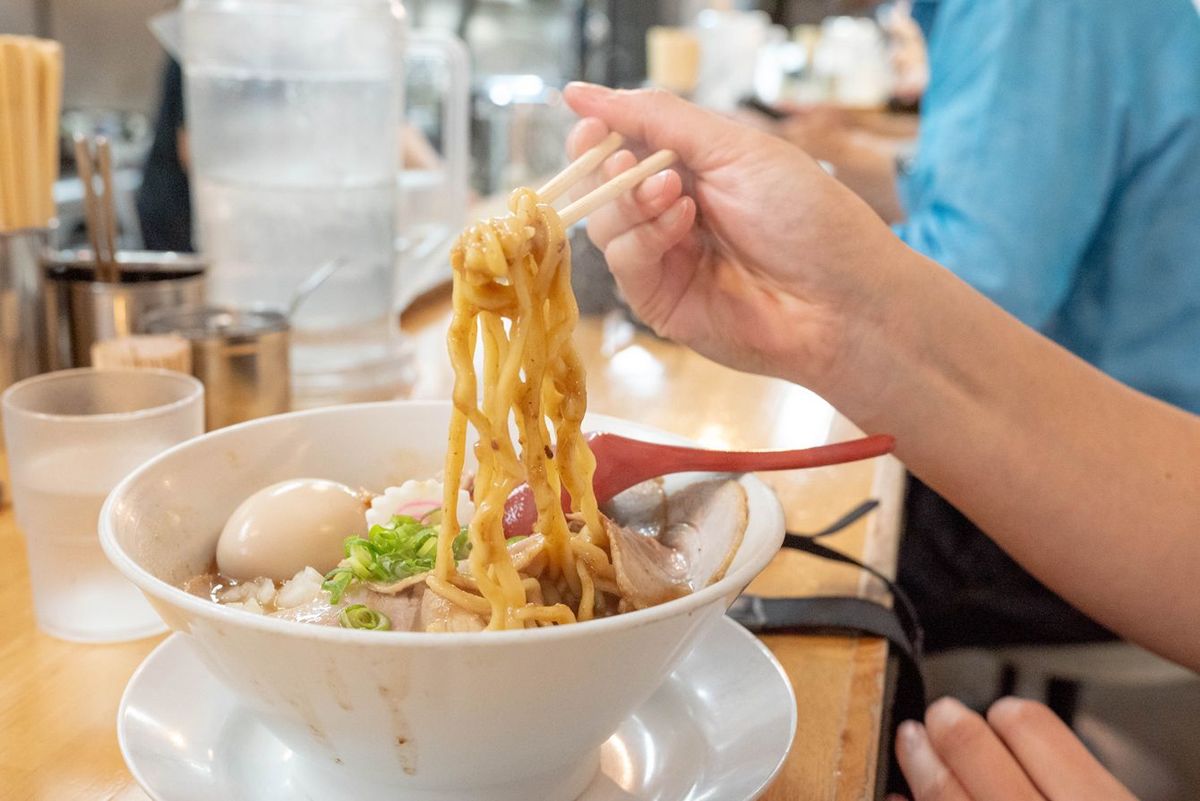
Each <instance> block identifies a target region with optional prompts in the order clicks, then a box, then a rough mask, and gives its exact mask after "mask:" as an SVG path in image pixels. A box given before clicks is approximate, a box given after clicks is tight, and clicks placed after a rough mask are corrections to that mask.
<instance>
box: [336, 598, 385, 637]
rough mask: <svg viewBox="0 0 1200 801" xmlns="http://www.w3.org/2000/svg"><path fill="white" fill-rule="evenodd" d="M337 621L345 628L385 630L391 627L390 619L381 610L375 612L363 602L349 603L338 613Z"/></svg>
mask: <svg viewBox="0 0 1200 801" xmlns="http://www.w3.org/2000/svg"><path fill="white" fill-rule="evenodd" d="M338 623H341V624H342V628H346V629H369V630H371V631H387V630H388V629H390V628H391V627H392V621H390V620H388V616H387V615H385V614H383V613H382V612H377V611H375V610H374V609H372V608H371V607H369V606H364V605H363V604H350V606H347V607H346V608H345V609H343V610H342V611H341V614H339V615H338Z"/></svg>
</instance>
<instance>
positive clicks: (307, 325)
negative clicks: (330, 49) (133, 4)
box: [187, 64, 402, 404]
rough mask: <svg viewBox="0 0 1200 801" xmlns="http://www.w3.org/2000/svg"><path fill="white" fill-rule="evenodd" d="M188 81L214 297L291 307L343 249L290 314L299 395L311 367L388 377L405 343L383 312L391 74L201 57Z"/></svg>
mask: <svg viewBox="0 0 1200 801" xmlns="http://www.w3.org/2000/svg"><path fill="white" fill-rule="evenodd" d="M187 91H188V112H189V136H190V137H191V140H192V148H191V149H192V152H193V153H194V154H195V155H194V160H195V164H194V176H195V178H194V189H193V191H194V193H195V199H196V206H197V220H198V234H199V239H200V243H201V247H202V249H203V250H204V252H205V253H206V254H207V255H208V257H209V258H210V260H211V262H212V265H213V267H212V270H211V271H210V274H209V287H208V288H209V293H210V297H211V298H212V300H213V301H215V302H217V303H224V304H229V305H235V306H242V307H245V306H254V305H266V306H273V307H276V308H285V307H286V306H287V305H288V303H289V302H290V300H291V299H292V296H293V293H294V292H295V290H296V288H297V287H298V286H299V285H300V284H301V283H302V282H303V281H304V280H305V278H307V277H308V276H310V275H312V274H313V273H314V272H316V271H317V270H319V269H320V268H321V267H322V266H323V265H325V264H327V263H329V262H330V261H332V260H334V259H337V260H340V261H341V262H342V263H343V266H342V267H341V268H340V269H338V270H337V272H335V273H334V274H333V275H332V277H330V278H329V280H327V281H326V282H325V283H324V284H322V285H321V287H320V288H319V289H318V290H316V291H315V292H314V293H313V294H312V295H311V296H310V297H309V298H308V299H307V300H305V302H304V303H303V304H302V305H301V307H300V309H299V311H298V313H297V315H296V317H295V318H294V319H293V320H292V326H293V348H292V371H293V375H294V377H295V378H297V379H298V382H297V383H296V386H295V389H296V390H297V394H298V398H297V399H298V401H300V403H301V404H303V402H304V398H303V395H304V392H305V379H304V377H305V376H309V375H324V376H327V377H328V376H334V377H335V378H334V382H335V383H336V375H337V374H338V373H340V372H347V371H348V372H354V371H359V373H362V372H363V371H368V372H370V373H371V374H372V375H375V376H378V377H380V378H384V377H386V376H387V375H388V374H389V373H388V370H387V369H385V368H386V366H387V365H388V364H389V362H393V361H395V360H396V359H398V358H401V356H400V354H401V353H402V348H401V346H400V343H399V341H398V335H397V331H396V322H395V320H394V315H392V314H391V312H392V298H393V294H394V292H393V286H394V271H395V231H396V227H395V219H396V183H395V182H396V177H395V176H396V162H397V156H398V153H397V150H398V143H397V138H396V131H397V120H398V114H399V103H398V98H397V96H396V93H397V88H396V83H395V80H394V76H393V75H392V74H391V73H390V72H381V71H363V70H358V71H349V72H337V71H330V70H325V71H321V72H286V71H284V72H280V73H278V74H270V73H268V74H261V75H260V74H256V73H253V72H251V73H247V72H246V71H245V70H242V69H233V70H231V69H228V68H224V67H220V66H212V65H208V66H206V65H203V64H198V65H192V66H189V69H188V72H187ZM380 368H383V369H380ZM326 383H328V382H326ZM334 394H335V395H336V393H334Z"/></svg>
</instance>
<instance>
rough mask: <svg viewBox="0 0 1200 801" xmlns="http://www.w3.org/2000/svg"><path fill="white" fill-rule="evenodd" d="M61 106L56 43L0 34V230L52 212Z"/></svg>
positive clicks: (39, 220) (36, 222) (33, 222)
mask: <svg viewBox="0 0 1200 801" xmlns="http://www.w3.org/2000/svg"><path fill="white" fill-rule="evenodd" d="M61 110H62V47H61V46H60V45H59V44H58V43H57V42H52V41H48V40H45V39H35V38H32V37H28V36H8V35H0V231H15V230H19V229H22V228H44V227H46V226H47V225H49V224H50V221H51V220H52V219H53V218H54V216H55V210H54V181H55V179H56V178H57V176H58V159H59V154H58V118H59V114H60V113H61Z"/></svg>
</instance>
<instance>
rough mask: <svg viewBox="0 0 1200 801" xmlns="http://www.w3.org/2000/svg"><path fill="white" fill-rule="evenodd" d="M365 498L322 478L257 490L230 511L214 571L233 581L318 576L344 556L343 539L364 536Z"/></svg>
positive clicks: (222, 533)
mask: <svg viewBox="0 0 1200 801" xmlns="http://www.w3.org/2000/svg"><path fill="white" fill-rule="evenodd" d="M367 507H368V500H367V498H366V497H364V495H363V494H361V493H359V492H356V491H355V490H353V489H351V488H350V487H347V486H346V485H345V484H339V483H338V482H336V481H327V480H325V479H321V478H296V479H292V480H290V481H281V482H280V483H278V484H272V485H271V486H269V487H265V488H264V489H261V490H259V491H258V492H256V493H254V494H253V495H251V496H250V497H249V498H247V499H246V500H244V501H242V503H241V505H240V506H238V508H237V509H235V510H234V512H233V514H232V515H230V517H229V520H228V521H226V523H225V528H224V529H223V530H222V531H221V538H220V539H219V540H218V541H217V569H218V570H220V572H221V573H223V574H224V575H226V576H230V577H232V578H235V579H254V578H259V577H262V576H265V577H267V578H271V579H275V580H276V581H284V580H286V579H290V578H291V577H292V576H294V575H296V573H298V572H299V571H301V570H303V569H304V568H305V567H309V566H311V567H315V568H316V569H317V570H319V571H321V572H322V573H325V572H328V571H330V570H332V569H333V568H334V567H336V566H337V563H338V562H339V561H341V559H342V557H343V556H344V555H345V554H344V553H343V552H342V543H343V542H344V541H345V539H346V538H347V537H353V536H360V537H361V536H365V535H366V533H367V521H366V518H365V516H364V511H365V510H366V509H367Z"/></svg>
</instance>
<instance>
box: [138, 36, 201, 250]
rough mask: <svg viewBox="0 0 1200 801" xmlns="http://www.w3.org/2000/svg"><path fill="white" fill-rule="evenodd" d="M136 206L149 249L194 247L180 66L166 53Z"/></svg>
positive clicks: (188, 248)
mask: <svg viewBox="0 0 1200 801" xmlns="http://www.w3.org/2000/svg"><path fill="white" fill-rule="evenodd" d="M137 211H138V223H139V224H140V225H141V229H142V240H143V244H144V245H145V247H146V249H147V250H173V251H179V252H190V251H192V250H193V247H192V202H191V197H190V195H189V193H188V174H187V131H186V129H185V128H184V117H183V71H182V70H181V69H180V67H179V63H178V62H177V61H175V60H174V59H168V60H167V64H166V66H165V67H164V68H163V77H162V89H161V92H160V98H159V104H158V117H157V119H156V120H155V123H154V140H153V142H152V143H151V145H150V152H149V153H148V154H147V155H146V163H145V164H144V165H143V169H142V185H141V187H139V189H138V193H137Z"/></svg>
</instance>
